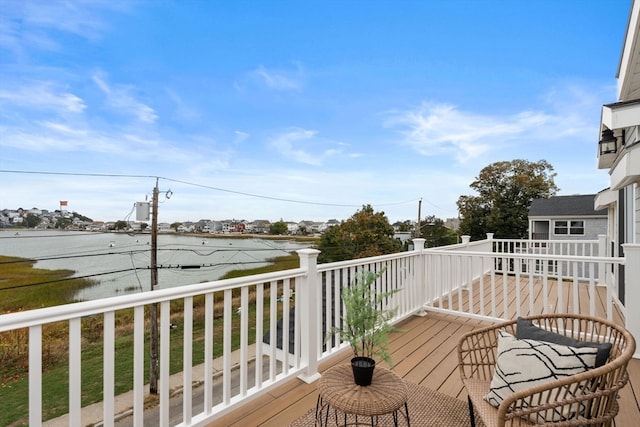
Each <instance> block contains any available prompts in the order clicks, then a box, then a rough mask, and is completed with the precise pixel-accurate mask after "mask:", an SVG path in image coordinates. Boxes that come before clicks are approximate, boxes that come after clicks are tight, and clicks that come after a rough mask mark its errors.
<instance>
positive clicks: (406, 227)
mask: <svg viewBox="0 0 640 427" xmlns="http://www.w3.org/2000/svg"><path fill="white" fill-rule="evenodd" d="M397 226H398V231H411V221H409V220H408V219H407V220H404V221H402V222H400V223H398V224H397Z"/></svg>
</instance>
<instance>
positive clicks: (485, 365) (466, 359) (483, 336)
mask: <svg viewBox="0 0 640 427" xmlns="http://www.w3.org/2000/svg"><path fill="white" fill-rule="evenodd" d="M515 325H516V322H515V321H513V322H507V323H500V324H497V325H491V326H487V327H485V328H481V329H476V330H475V331H471V332H469V333H467V334H465V335H463V336H462V337H461V338H460V341H459V342H458V370H459V371H460V378H461V379H462V380H463V381H464V380H465V379H467V378H474V379H480V380H491V378H492V377H493V369H494V367H495V364H496V350H497V347H498V330H500V329H503V330H506V331H507V332H509V333H510V334H515Z"/></svg>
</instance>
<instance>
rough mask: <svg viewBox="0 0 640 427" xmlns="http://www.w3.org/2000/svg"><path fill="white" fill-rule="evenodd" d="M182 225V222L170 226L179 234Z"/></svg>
mask: <svg viewBox="0 0 640 427" xmlns="http://www.w3.org/2000/svg"><path fill="white" fill-rule="evenodd" d="M181 225H182V223H181V222H174V223H172V224H171V225H170V227H171V228H173V230H174V231H175V232H176V233H177V232H178V228H180V226H181Z"/></svg>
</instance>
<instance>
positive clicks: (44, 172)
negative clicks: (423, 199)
mask: <svg viewBox="0 0 640 427" xmlns="http://www.w3.org/2000/svg"><path fill="white" fill-rule="evenodd" d="M0 173H18V174H30V175H61V176H88V177H105V178H153V179H162V180H164V181H168V182H175V183H178V184H184V185H190V186H193V187H200V188H205V189H208V190H215V191H220V192H224V193H231V194H239V195H242V196H247V197H254V198H259V199H266V200H274V201H279V202H287V203H299V204H305V205H316V206H335V207H347V208H353V207H356V208H358V207H361V206H362V204H358V205H355V204H342V203H325V202H314V201H309V200H296V199H287V198H282V197H275V196H266V195H262V194H255V193H248V192H244V191H237V190H229V189H226V188H221V187H215V186H212V185H205V184H198V183H195V182H189V181H184V180H180V179H174V178H167V177H163V176H153V175H132V174H116V173H80V172H47V171H21V170H6V169H0ZM415 201H416V199H411V200H405V201H400V202H389V203H376V204H375V205H376V206H381V207H384V206H397V205H402V204H406V203H413V202H415Z"/></svg>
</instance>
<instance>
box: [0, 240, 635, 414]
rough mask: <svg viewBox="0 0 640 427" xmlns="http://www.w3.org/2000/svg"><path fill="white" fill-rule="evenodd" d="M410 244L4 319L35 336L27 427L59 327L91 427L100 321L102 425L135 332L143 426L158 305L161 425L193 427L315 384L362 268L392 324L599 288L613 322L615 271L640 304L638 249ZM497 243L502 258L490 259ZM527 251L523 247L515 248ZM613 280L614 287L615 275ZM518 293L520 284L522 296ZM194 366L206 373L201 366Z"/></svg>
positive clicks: (496, 309)
mask: <svg viewBox="0 0 640 427" xmlns="http://www.w3.org/2000/svg"><path fill="white" fill-rule="evenodd" d="M498 242H504V244H503V243H498ZM414 243H415V248H416V249H415V250H414V251H411V252H403V253H398V254H392V255H384V256H379V257H373V258H365V259H357V260H351V261H345V262H338V263H331V264H317V262H316V258H317V255H318V253H319V252H318V251H316V250H313V249H303V250H300V251H298V254H299V256H300V268H298V269H293V270H287V271H282V272H277V273H268V274H261V275H255V276H249V277H243V278H237V279H229V280H220V281H215V282H208V283H202V284H194V285H189V286H183V287H178V288H169V289H162V290H156V291H152V292H146V293H141V294H137V295H128V296H122V297H114V298H107V299H102V300H97V301H89V302H81V303H76V304H68V305H64V306H58V307H51V308H44V309H39V310H31V311H27V312H20V313H12V314H6V315H2V316H0V338H3V337H4V336H3V335H2V334H11V333H18V332H19V331H21V330H24V328H27V329H28V341H29V350H28V351H29V356H28V357H29V395H28V400H29V419H28V423H29V425H31V426H39V425H42V423H43V413H44V412H43V407H44V406H45V405H46V398H47V395H46V393H43V390H44V389H45V388H46V384H43V379H42V378H43V376H42V374H43V365H42V360H43V359H42V357H43V344H46V343H45V342H43V337H46V335H43V329H46V328H47V327H48V325H49V324H56V323H62V324H63V326H65V327H67V326H68V331H69V332H68V337H69V338H68V354H67V359H68V363H69V405H68V414H67V417H68V420H67V423H68V424H69V425H84V424H86V420H83V411H82V408H81V403H80V402H81V396H82V394H83V385H82V378H81V374H80V373H81V365H82V357H81V354H82V351H83V348H84V347H85V346H86V345H87V344H86V343H85V342H84V341H86V340H87V337H83V336H82V335H83V331H84V330H85V329H83V325H85V324H86V323H87V322H95V321H96V319H99V323H101V332H100V333H99V334H97V335H99V337H98V339H99V340H101V346H102V347H103V349H104V350H103V351H104V363H103V369H104V372H103V378H102V390H103V395H104V398H103V418H104V425H105V426H112V425H114V424H115V418H116V412H117V411H116V405H115V403H116V398H115V395H116V386H115V385H116V378H117V379H118V381H119V382H120V381H121V380H122V378H120V375H121V373H120V372H119V371H118V368H117V367H116V363H115V360H116V358H117V357H118V354H117V352H116V342H117V340H118V338H119V337H120V336H121V335H123V334H129V335H130V336H132V337H133V338H132V339H133V350H132V352H133V357H132V360H133V365H134V366H133V374H132V377H133V378H132V381H131V382H132V384H133V393H132V396H133V397H132V398H131V402H130V406H131V407H132V408H133V410H132V413H133V415H132V417H133V422H134V425H136V426H142V425H143V423H144V420H145V416H146V415H147V414H145V409H144V400H145V395H146V391H145V382H146V381H145V379H146V372H145V363H144V360H145V357H147V354H146V353H147V351H146V348H145V336H146V335H147V334H148V332H149V328H150V322H149V320H148V313H146V314H145V312H148V310H149V309H150V308H151V307H152V306H153V304H157V305H159V311H160V316H159V319H160V320H159V330H160V345H159V360H160V364H159V384H158V389H159V420H158V424H159V425H160V426H169V425H171V424H178V425H185V426H186V425H205V424H206V423H207V422H211V421H212V420H213V419H215V418H216V417H219V416H221V415H222V414H224V413H226V412H228V411H230V410H232V409H234V408H236V407H238V406H239V405H243V404H245V403H247V402H249V401H250V400H251V399H254V398H255V397H257V396H259V395H260V394H262V393H265V392H266V391H268V390H269V389H271V388H272V387H275V386H277V385H279V384H281V383H282V381H285V380H287V379H290V378H293V377H299V378H301V379H303V380H305V381H307V382H312V381H314V380H315V379H317V378H318V377H319V374H318V364H319V362H320V361H321V360H322V359H324V358H327V357H329V356H331V355H333V354H336V353H337V352H338V351H340V350H342V349H344V348H345V346H346V345H345V344H344V343H340V342H339V340H336V338H335V337H327V336H326V331H328V330H330V329H331V327H332V326H333V325H337V324H338V323H339V321H340V313H341V310H342V303H341V301H340V299H339V295H340V290H341V288H342V287H344V286H346V285H347V284H348V283H349V282H350V280H351V278H352V277H354V274H355V273H356V272H357V271H360V270H362V269H365V270H372V271H376V272H379V271H384V272H383V274H382V275H381V277H380V278H379V279H378V281H377V282H376V286H377V287H378V289H380V290H388V289H396V288H399V289H401V291H400V292H398V293H395V294H394V295H393V297H392V298H390V299H389V301H387V302H386V305H387V306H389V307H397V309H398V310H397V317H396V319H395V320H396V321H400V320H402V319H404V318H406V317H408V316H411V315H413V314H424V312H425V310H426V311H430V310H431V311H444V312H448V313H455V314H458V315H464V316H471V317H481V318H483V319H487V320H497V319H501V318H507V317H512V316H513V315H517V314H519V313H520V310H525V309H527V307H528V311H530V312H534V311H536V310H541V311H543V312H546V311H547V310H549V308H548V306H547V303H546V302H544V301H547V300H546V299H545V298H549V299H551V298H555V299H556V300H557V299H560V301H561V302H562V304H559V306H561V307H566V308H567V309H569V310H574V311H575V310H583V308H582V306H579V305H578V301H584V300H585V298H586V300H587V301H588V303H587V306H588V307H589V309H588V311H589V312H590V313H591V312H592V311H593V307H595V302H596V301H595V298H597V295H596V292H594V290H595V288H596V287H597V286H607V289H608V290H609V291H608V294H607V300H608V302H607V304H605V306H606V307H607V308H606V310H607V312H606V316H607V317H610V316H611V313H612V305H613V302H614V301H616V294H615V289H616V288H614V287H613V286H612V283H601V282H599V279H600V277H599V276H598V275H597V274H595V271H596V269H599V271H602V269H611V268H617V267H618V265H624V266H625V268H626V277H627V287H626V288H627V299H626V301H627V304H633V301H636V302H640V295H638V293H639V291H638V290H637V288H639V287H640V286H638V277H640V271H639V270H640V267H638V266H640V245H627V247H626V249H627V251H626V258H605V257H593V256H586V257H585V256H576V255H557V254H546V253H532V252H531V251H529V250H527V251H524V250H517V251H515V253H513V252H511V253H510V252H508V250H507V249H505V248H509V247H510V246H509V245H508V244H507V242H506V241H493V240H492V239H491V238H489V239H487V240H484V241H481V242H468V241H466V242H465V243H463V244H460V245H452V246H448V247H443V248H434V249H423V246H424V239H415V241H414ZM498 245H501V246H499V247H500V248H501V249H500V250H499V251H498V252H493V250H495V249H496V247H497V246H498ZM525 247H527V246H526V245H524V244H523V243H518V244H517V245H515V244H514V246H511V248H518V249H522V248H525ZM595 250H596V253H597V248H596V249H595ZM548 263H566V264H567V265H568V266H569V270H568V271H569V274H566V275H565V274H564V272H562V271H560V272H558V269H557V268H556V269H551V270H549V269H548V268H546V267H545V268H538V267H537V266H546V265H548ZM634 263H635V264H634ZM573 266H581V267H580V268H578V267H573ZM561 270H562V269H561ZM585 271H586V272H592V273H594V274H590V275H589V277H588V278H586V279H585V277H584V276H585V275H584V274H582V273H583V272H585ZM579 273H580V274H579ZM603 277H604V276H603ZM606 277H607V280H608V278H610V277H612V276H606ZM499 279H500V280H499ZM513 283H518V284H521V283H524V284H525V287H524V291H523V290H522V287H521V286H515V287H514V286H513ZM552 283H555V285H553V286H552ZM564 283H571V284H572V285H574V286H572V291H571V292H573V294H570V295H569V296H568V300H567V301H565V300H562V298H567V297H566V296H565V295H566V293H565V292H564V290H563V289H562V287H563V284H564ZM539 285H542V288H543V291H542V301H543V302H542V303H541V304H542V305H540V302H538V301H537V300H534V299H533V298H532V295H533V289H534V286H539ZM632 285H636V286H635V287H634V286H632ZM498 286H500V287H502V289H501V291H502V292H505V293H511V294H514V295H515V296H514V298H515V299H516V304H514V305H513V306H514V307H516V308H515V310H516V312H515V313H511V312H509V310H510V308H509V307H510V305H509V304H507V302H506V299H504V300H502V301H499V300H498V299H497V298H496V297H495V296H496V295H497V294H498V293H499V291H500V289H499V288H498ZM510 287H512V288H514V289H512V288H510ZM583 289H584V290H585V291H584V292H583V291H582V290H583ZM476 291H478V292H476ZM553 292H557V293H558V294H557V296H554V295H552V293H553ZM576 292H577V294H576ZM475 299H477V301H475ZM473 307H479V309H478V310H474V309H473ZM626 314H627V324H628V327H630V329H631V330H632V332H633V333H634V334H637V333H638V332H639V331H640V319H636V318H635V317H634V316H636V314H635V313H626ZM629 319H631V321H632V322H633V323H631V325H629V322H630V320H629ZM174 325H175V326H176V328H174ZM636 337H637V338H640V334H639V335H636ZM45 339H46V338H45ZM198 342H201V343H203V344H202V345H201V346H196V345H195V344H194V343H198ZM180 347H182V350H181V352H178V356H176V353H175V349H176V348H178V349H179V348H180ZM172 350H174V352H172ZM172 357H173V358H178V359H180V358H181V359H182V365H181V366H180V367H179V368H178V370H181V371H182V384H181V385H180V387H181V388H182V390H183V393H182V396H183V397H182V399H183V402H182V408H181V410H180V411H179V413H178V414H177V416H176V414H173V413H170V388H171V385H170V374H171V368H170V366H171V358H172ZM194 359H196V360H201V361H202V363H201V364H197V366H194V365H196V364H194V363H193V362H192V360H194ZM175 369H176V368H174V370H175ZM196 384H198V386H196ZM200 384H201V385H200ZM196 389H197V390H198V391H202V392H201V393H200V392H197V390H196ZM43 396H44V397H43Z"/></svg>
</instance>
